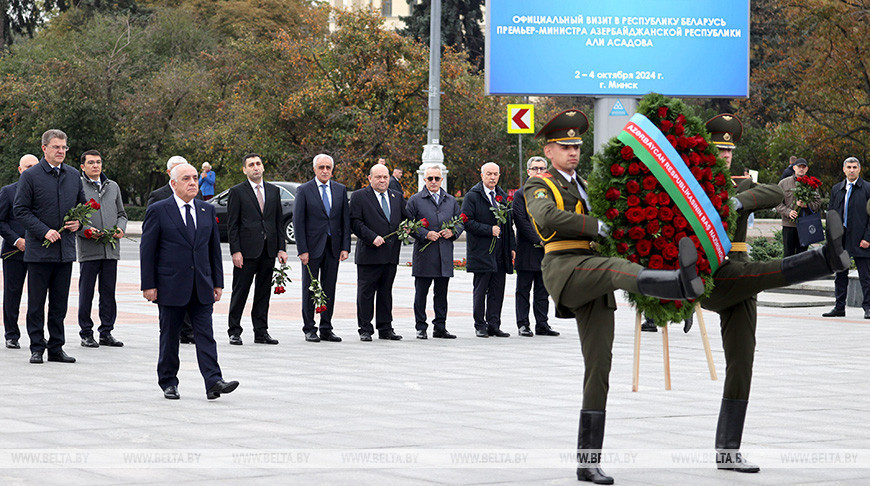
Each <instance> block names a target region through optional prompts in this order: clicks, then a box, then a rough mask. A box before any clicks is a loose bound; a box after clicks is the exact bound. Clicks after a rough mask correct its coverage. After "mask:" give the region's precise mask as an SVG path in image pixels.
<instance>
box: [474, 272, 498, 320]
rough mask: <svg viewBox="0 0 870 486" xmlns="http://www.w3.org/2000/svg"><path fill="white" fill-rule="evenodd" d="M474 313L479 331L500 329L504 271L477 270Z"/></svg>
mask: <svg viewBox="0 0 870 486" xmlns="http://www.w3.org/2000/svg"><path fill="white" fill-rule="evenodd" d="M472 283H473V285H474V291H473V292H472V314H473V315H474V328H475V329H477V330H478V331H487V330H493V329H499V327H500V326H501V306H502V303H503V302H504V284H505V273H504V272H475V273H474V279H473V281H472Z"/></svg>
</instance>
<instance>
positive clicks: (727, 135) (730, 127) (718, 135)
mask: <svg viewBox="0 0 870 486" xmlns="http://www.w3.org/2000/svg"><path fill="white" fill-rule="evenodd" d="M707 131H708V132H710V139H711V140H713V145H715V146H717V147H719V148H720V149H731V150H733V149H734V144H735V143H737V142H738V141H739V140H740V137H741V136H742V135H743V123H741V122H740V118H737V117H736V116H735V115H732V114H731V113H722V114H720V115H716V116H714V117H713V118H711V119H710V120H709V121H707Z"/></svg>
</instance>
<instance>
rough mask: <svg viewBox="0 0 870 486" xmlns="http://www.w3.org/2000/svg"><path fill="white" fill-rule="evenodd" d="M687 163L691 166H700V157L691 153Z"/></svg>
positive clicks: (695, 153)
mask: <svg viewBox="0 0 870 486" xmlns="http://www.w3.org/2000/svg"><path fill="white" fill-rule="evenodd" d="M689 162H690V163H691V164H692V165H701V156H700V155H698V152H691V153H690V154H689Z"/></svg>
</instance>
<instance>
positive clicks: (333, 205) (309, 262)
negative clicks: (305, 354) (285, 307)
mask: <svg viewBox="0 0 870 486" xmlns="http://www.w3.org/2000/svg"><path fill="white" fill-rule="evenodd" d="M313 165H314V175H315V177H314V179H311V180H310V181H308V182H306V183H305V184H302V185H301V186H299V189H297V190H296V205H295V207H294V208H293V218H294V228H295V230H296V251H297V252H298V254H299V261H301V262H302V267H303V268H302V332H304V333H305V340H306V341H308V342H319V341H321V340H323V341H332V342H341V338H340V337H338V336H336V335H335V333H334V332H333V331H332V312H333V310H334V303H335V283H336V280H337V279H338V263H339V262H341V261H344V260H347V257H348V255H350V211H349V209H348V203H347V188H346V187H345V186H344V185H343V184H339V183H338V182H335V181H333V180H331V179H332V170H333V168H334V167H335V163H334V162H333V160H332V157H330V156H329V155H326V154H318V155H315V156H314V162H313ZM305 267H308V269H306V268H305ZM309 271H310V272H311V276H313V277H314V278H319V279H320V284H321V286H322V289H323V291H324V293H326V310H324V311H322V312H321V313H320V337H318V336H317V326H316V325H315V323H314V312H315V311H314V302H313V301H312V300H311V292H310V291H309V290H308V287H309V286H310V285H311V277H310V276H309V273H308V272H309Z"/></svg>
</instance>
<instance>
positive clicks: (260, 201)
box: [257, 184, 266, 213]
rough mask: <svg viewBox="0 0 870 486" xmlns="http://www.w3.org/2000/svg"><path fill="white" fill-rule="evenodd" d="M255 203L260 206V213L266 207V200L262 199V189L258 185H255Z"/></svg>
mask: <svg viewBox="0 0 870 486" xmlns="http://www.w3.org/2000/svg"><path fill="white" fill-rule="evenodd" d="M257 203H258V204H259V205H260V212H261V213H262V212H263V208H265V207H266V199H265V198H264V197H263V189H262V186H261V185H260V184H257Z"/></svg>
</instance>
